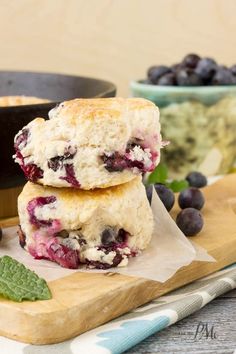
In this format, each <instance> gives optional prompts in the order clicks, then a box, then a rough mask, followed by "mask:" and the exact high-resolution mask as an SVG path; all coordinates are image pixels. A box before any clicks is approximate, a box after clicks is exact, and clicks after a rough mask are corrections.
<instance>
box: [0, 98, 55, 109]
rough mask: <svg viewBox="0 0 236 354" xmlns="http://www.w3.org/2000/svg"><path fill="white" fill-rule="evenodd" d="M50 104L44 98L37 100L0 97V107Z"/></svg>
mask: <svg viewBox="0 0 236 354" xmlns="http://www.w3.org/2000/svg"><path fill="white" fill-rule="evenodd" d="M47 102H50V101H49V100H48V99H46V98H39V97H33V96H1V97H0V107H10V106H24V105H30V104H36V103H47Z"/></svg>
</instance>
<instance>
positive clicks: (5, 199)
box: [0, 186, 23, 227]
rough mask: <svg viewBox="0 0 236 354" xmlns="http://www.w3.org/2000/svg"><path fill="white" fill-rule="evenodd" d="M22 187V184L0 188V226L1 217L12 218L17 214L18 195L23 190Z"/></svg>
mask: <svg viewBox="0 0 236 354" xmlns="http://www.w3.org/2000/svg"><path fill="white" fill-rule="evenodd" d="M22 188H23V187H22V186H21V187H14V188H7V189H0V226H1V219H3V218H4V219H6V218H10V217H13V216H16V215H17V197H18V195H19V194H20V192H21V191H22ZM2 227H4V226H2ZM5 227H6V226H5Z"/></svg>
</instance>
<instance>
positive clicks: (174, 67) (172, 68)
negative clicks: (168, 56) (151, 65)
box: [170, 63, 182, 73]
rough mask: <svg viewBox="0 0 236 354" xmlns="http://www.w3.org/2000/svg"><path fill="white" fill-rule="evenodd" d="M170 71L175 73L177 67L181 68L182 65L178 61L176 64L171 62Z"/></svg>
mask: <svg viewBox="0 0 236 354" xmlns="http://www.w3.org/2000/svg"><path fill="white" fill-rule="evenodd" d="M170 68H171V71H172V72H173V73H176V72H177V71H178V70H179V69H181V68H182V65H181V64H180V63H178V64H173V65H171V67H170Z"/></svg>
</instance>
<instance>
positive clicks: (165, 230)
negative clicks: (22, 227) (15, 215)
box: [0, 190, 215, 282]
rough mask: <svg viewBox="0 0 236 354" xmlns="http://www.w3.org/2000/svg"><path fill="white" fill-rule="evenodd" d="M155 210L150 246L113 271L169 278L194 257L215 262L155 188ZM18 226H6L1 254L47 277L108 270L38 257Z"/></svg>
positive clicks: (155, 277) (0, 247)
mask: <svg viewBox="0 0 236 354" xmlns="http://www.w3.org/2000/svg"><path fill="white" fill-rule="evenodd" d="M152 210H153V215H154V219H155V227H154V232H153V237H152V240H151V243H150V245H149V247H148V248H147V249H146V250H145V251H143V253H142V254H140V255H139V256H138V257H135V258H132V259H130V260H129V264H128V266H127V267H120V268H119V267H118V268H111V269H109V272H116V273H121V274H125V275H130V276H137V277H142V278H148V279H152V280H156V281H159V282H165V281H166V280H168V279H169V278H171V277H172V276H173V275H174V274H175V273H176V272H177V270H178V269H180V268H181V267H183V266H186V265H189V264H190V263H191V262H192V261H193V260H198V261H205V262H214V261H215V260H214V258H213V257H211V256H210V255H209V254H208V253H207V252H206V250H204V249H203V248H201V247H199V246H197V245H195V244H194V242H192V241H191V242H190V241H189V240H188V239H187V238H186V237H185V236H184V235H183V233H182V232H181V231H180V229H179V228H178V227H177V226H176V224H175V221H174V220H173V219H172V218H171V216H170V215H169V213H168V212H167V210H166V209H165V207H164V205H163V204H162V202H161V201H160V199H159V197H158V195H157V194H156V192H155V190H154V193H153V198H152ZM16 232H17V227H11V228H7V229H4V230H3V240H2V241H1V245H0V257H1V256H3V255H9V256H11V257H13V258H15V259H17V260H18V261H19V262H22V263H24V264H25V266H26V267H28V268H30V269H32V270H34V271H35V272H36V273H37V274H38V275H39V276H40V277H43V278H44V279H46V280H55V279H58V278H62V277H64V276H67V275H70V274H72V273H73V272H77V271H82V272H88V273H91V272H93V273H94V272H95V273H104V272H108V271H107V270H106V271H104V270H97V269H95V270H91V269H85V268H83V269H81V270H71V269H65V268H61V267H60V266H59V265H57V264H55V263H53V262H50V261H46V260H35V259H33V258H32V256H30V255H29V254H28V253H27V252H26V251H24V250H23V249H22V248H21V247H20V246H19V243H18V236H17V233H16Z"/></svg>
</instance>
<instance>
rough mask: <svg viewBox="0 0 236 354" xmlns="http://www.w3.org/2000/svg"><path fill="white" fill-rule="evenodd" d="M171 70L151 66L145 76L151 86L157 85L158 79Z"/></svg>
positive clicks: (160, 66)
mask: <svg viewBox="0 0 236 354" xmlns="http://www.w3.org/2000/svg"><path fill="white" fill-rule="evenodd" d="M170 71H171V70H170V68H168V67H167V66H165V65H159V66H152V67H150V68H149V69H148V72H147V76H148V79H149V80H150V81H151V83H152V84H154V85H155V84H157V82H158V80H159V79H160V77H162V76H163V75H165V74H167V73H169V72H170Z"/></svg>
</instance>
